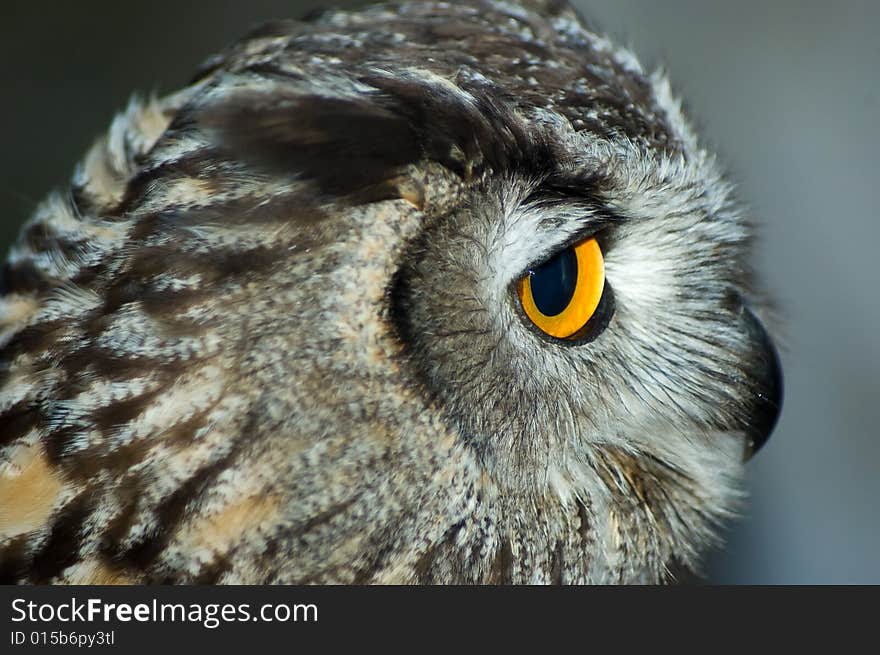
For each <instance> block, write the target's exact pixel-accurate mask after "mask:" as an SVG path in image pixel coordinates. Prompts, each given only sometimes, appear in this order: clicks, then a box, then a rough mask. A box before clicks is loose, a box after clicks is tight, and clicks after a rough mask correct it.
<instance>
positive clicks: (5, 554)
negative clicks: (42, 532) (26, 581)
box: [0, 534, 33, 585]
mask: <svg viewBox="0 0 880 655" xmlns="http://www.w3.org/2000/svg"><path fill="white" fill-rule="evenodd" d="M32 539H33V535H30V534H22V535H19V536H17V537H16V538H15V539H13V540H12V541H10V542H9V543H8V544H6V545H5V546H3V547H2V548H0V584H2V585H11V584H16V583H18V582H20V581H21V579H22V578H23V577H25V576H26V575H27V573H28V566H29V565H30V561H31V557H30V554H29V547H30V544H31V540H32Z"/></svg>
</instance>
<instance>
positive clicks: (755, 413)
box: [742, 306, 783, 459]
mask: <svg viewBox="0 0 880 655" xmlns="http://www.w3.org/2000/svg"><path fill="white" fill-rule="evenodd" d="M742 320H743V323H744V326H745V332H746V335H747V337H748V339H749V342H750V346H751V352H752V358H753V365H752V370H751V375H750V378H751V393H750V397H749V402H748V408H749V409H748V412H747V416H746V425H745V429H744V431H745V433H746V436H747V439H748V443H747V445H746V459H749V458H751V457H752V456H753V455H754V454H755V453H756V452H758V450H759V449H760V448H761V446H763V445H764V444H765V443H766V442H767V439H769V438H770V434H771V433H772V432H773V428H774V427H776V421H777V420H778V418H779V413H780V411H781V410H782V398H783V383H782V367H781V366H780V364H779V354H778V353H777V352H776V346H774V345H773V340H772V339H771V338H770V335H768V334H767V330H766V329H765V328H764V326H763V325H762V324H761V322H760V321H759V320H758V318H757V317H756V316H755V315H754V313H753V312H752V311H751V310H750V309H749V308H748V307H746V306H743V309H742Z"/></svg>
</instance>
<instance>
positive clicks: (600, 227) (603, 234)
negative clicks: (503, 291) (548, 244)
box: [511, 218, 619, 291]
mask: <svg viewBox="0 0 880 655" xmlns="http://www.w3.org/2000/svg"><path fill="white" fill-rule="evenodd" d="M618 224H619V221H618V220H616V219H612V218H608V219H603V220H600V221H591V222H590V223H589V224H588V225H584V226H583V227H581V228H580V229H578V230H576V231H575V232H573V233H572V234H570V235H569V236H568V238H567V239H566V240H565V241H561V242H559V243H558V244H556V245H555V246H554V247H553V250H550V251H548V252H546V253H545V254H543V255H542V256H541V257H539V258H538V259H535V260H534V261H530V262H529V263H528V265H527V266H526V267H525V268H524V269H523V270H521V271H520V272H519V273H517V275H516V276H515V277H514V279H513V281H512V283H511V288H512V289H513V290H514V291H516V285H517V283H518V282H519V280H521V279H522V278H523V277H524V276H526V275H528V273H529V271H531V270H534V269H535V268H538V267H539V266H541V265H542V264H544V263H546V262H548V261H550V260H551V259H553V258H554V257H556V255H558V254H559V253H561V252H562V251H563V250H565V249H566V248H571V247H572V246H574V245H576V244H578V243H580V242H581V241H586V240H587V239H590V238H594V239H596V241H597V242H598V244H599V248H600V249H601V251H602V256H603V257H604V256H605V255H606V254H607V252H608V245H609V243H612V241H611V240H610V239H608V230H609V229H610V228H613V227H614V226H616V225H618Z"/></svg>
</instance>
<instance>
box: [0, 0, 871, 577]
mask: <svg viewBox="0 0 880 655" xmlns="http://www.w3.org/2000/svg"><path fill="white" fill-rule="evenodd" d="M322 4H325V3H321V2H295V1H288V2H282V1H280V0H251V1H250V2H248V3H244V2H210V3H208V2H202V3H190V2H184V1H181V0H177V1H175V2H168V1H166V0H161V1H160V0H154V1H151V2H148V3H123V2H117V1H113V2H110V1H103V2H76V3H73V2H70V3H41V2H33V1H31V2H26V3H25V2H9V1H8V0H7V1H5V2H3V3H2V5H0V89H2V99H3V101H2V102H0V125H2V132H3V142H2V147H0V247H2V248H3V249H4V250H5V248H6V246H7V245H8V243H9V241H10V240H11V239H12V238H13V236H14V234H15V232H16V230H17V228H18V226H19V225H20V223H21V222H22V221H23V220H25V219H26V218H27V216H28V214H29V213H30V212H31V210H32V209H33V207H34V205H35V204H36V203H37V202H38V201H39V200H40V198H42V197H43V196H44V195H45V193H46V192H47V191H48V190H49V189H50V188H53V187H57V186H60V185H61V184H63V183H64V181H65V180H66V179H67V176H68V175H69V174H70V172H71V170H72V167H73V165H74V163H75V162H76V161H77V160H78V159H79V157H80V156H81V155H82V154H83V153H84V152H85V150H86V148H87V147H88V146H89V144H90V143H91V141H92V140H93V138H94V137H95V136H97V135H98V134H99V133H100V132H101V131H102V130H104V129H105V128H106V126H107V125H108V124H109V121H110V119H111V117H112V115H113V113H114V112H115V111H116V110H118V109H120V108H122V107H123V106H124V104H125V102H126V100H127V98H128V96H129V94H130V93H131V92H132V91H140V92H150V91H157V92H160V93H161V92H166V91H170V90H173V89H175V88H176V87H178V86H180V85H182V84H184V83H185V82H186V81H187V79H188V78H189V76H190V75H191V73H192V71H193V70H194V68H195V66H196V65H197V64H198V63H199V62H200V61H201V60H202V59H203V58H204V57H206V56H207V55H208V54H210V53H212V52H214V51H216V50H218V49H219V48H221V47H222V46H223V45H224V44H226V43H227V42H229V41H231V40H233V39H235V38H236V37H237V36H239V35H241V34H242V33H243V32H244V31H246V30H247V29H248V27H249V26H250V25H252V24H253V23H255V22H259V21H261V20H265V19H270V18H278V17H298V16H300V15H301V14H302V12H303V11H305V10H306V9H308V8H310V7H315V6H319V5H322ZM334 4H336V5H356V4H361V3H358V2H347V3H346V2H336V3H334ZM578 5H579V6H580V7H581V8H582V10H583V12H584V14H585V15H586V16H588V17H589V18H590V19H591V21H592V22H593V23H594V24H595V25H597V26H599V27H601V28H602V29H603V30H604V31H607V32H608V33H610V34H611V35H612V36H613V37H615V38H616V40H618V41H619V42H623V43H626V44H628V45H630V46H631V47H632V48H633V49H634V50H635V51H636V53H637V54H638V55H639V56H640V57H641V59H642V60H643V62H644V63H647V64H649V65H651V66H653V65H656V64H663V65H665V66H666V67H667V68H668V69H669V71H670V73H671V76H672V79H673V81H674V83H675V85H676V87H677V89H678V90H679V91H680V92H681V94H682V95H683V96H684V97H685V99H686V102H687V107H688V109H689V113H690V115H691V116H692V117H693V118H694V119H695V120H696V122H697V124H698V125H699V126H700V128H701V129H700V131H701V133H702V134H703V136H704V138H705V139H706V141H707V142H708V143H709V144H711V145H712V146H713V147H714V149H716V150H717V151H718V152H719V153H720V155H721V158H722V160H723V161H724V162H725V164H726V165H727V168H728V169H729V170H730V172H731V175H732V177H733V179H734V180H735V181H736V182H737V183H738V186H739V195H740V197H741V198H742V199H743V200H744V201H745V202H746V203H748V205H749V206H750V207H751V208H752V210H753V215H754V217H755V218H756V219H757V220H758V221H759V222H760V224H761V228H762V232H761V241H760V243H759V246H758V251H757V253H756V256H757V264H758V266H759V268H760V270H761V271H763V273H764V275H765V277H766V279H767V281H768V285H769V287H770V289H771V291H772V293H773V294H774V295H775V297H776V298H777V299H778V300H779V304H780V306H781V309H782V313H783V316H784V317H785V324H786V330H785V336H784V342H785V350H784V352H783V354H782V358H783V363H784V368H785V373H786V385H787V393H786V401H785V402H786V404H785V410H784V412H783V415H782V418H781V421H780V424H779V427H778V429H777V432H776V434H775V436H774V437H773V438H772V439H771V440H770V442H769V443H768V445H767V446H766V447H765V449H764V450H762V451H761V453H760V454H759V455H758V457H757V458H756V459H755V460H753V461H752V462H751V463H750V464H749V488H750V490H751V501H750V503H749V505H748V508H747V510H746V513H745V516H744V517H743V518H742V519H741V520H740V521H738V522H737V523H736V524H734V525H732V526H731V528H730V530H729V534H728V539H727V543H726V545H725V547H724V548H723V549H721V550H719V551H717V552H715V553H713V554H712V555H711V556H710V558H709V561H708V563H707V571H706V573H707V579H708V580H710V581H714V582H737V583H739V582H745V583H829V582H835V583H861V582H872V583H880V561H878V553H880V521H878V507H877V506H878V504H880V503H878V501H880V476H878V471H880V466H878V461H880V439H878V436H880V431H878V428H877V426H878V423H880V398H878V393H877V392H878V383H877V374H878V372H880V348H878V345H877V343H878V340H877V333H878V328H880V300H878V298H880V275H878V273H877V257H876V252H877V248H878V237H880V222H878V220H877V218H878V217H877V210H878V204H877V188H878V186H880V176H878V166H877V163H876V157H877V155H878V153H880V129H878V125H877V119H878V97H880V85H878V73H877V72H876V69H877V66H878V64H880V39H878V37H877V31H878V27H880V3H876V2H875V3H871V2H869V1H868V0H864V1H862V2H858V1H855V0H851V1H847V2H834V3H831V2H795V1H782V2H763V1H761V0H749V1H745V2H743V1H740V2H714V3H712V2H704V1H700V0H674V1H668V0H667V1H665V2H662V3H660V2H649V1H647V0H642V1H639V0H586V1H583V2H579V3H578Z"/></svg>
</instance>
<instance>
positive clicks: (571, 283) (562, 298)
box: [529, 248, 578, 316]
mask: <svg viewBox="0 0 880 655" xmlns="http://www.w3.org/2000/svg"><path fill="white" fill-rule="evenodd" d="M577 274H578V263H577V255H575V254H574V248H566V249H565V250H563V251H562V252H561V253H559V254H558V255H556V256H555V257H553V258H552V259H549V260H547V261H546V262H544V263H543V264H541V265H540V266H538V267H537V268H535V269H534V270H531V271H529V275H530V276H531V278H530V280H529V282H530V284H531V286H532V298H534V300H535V306H536V307H537V308H538V311H540V312H541V313H542V314H543V315H544V316H556V315H557V314H561V313H562V311H563V310H564V309H565V308H566V307H568V303H570V302H571V297H572V296H573V295H574V287H575V285H576V284H577Z"/></svg>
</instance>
